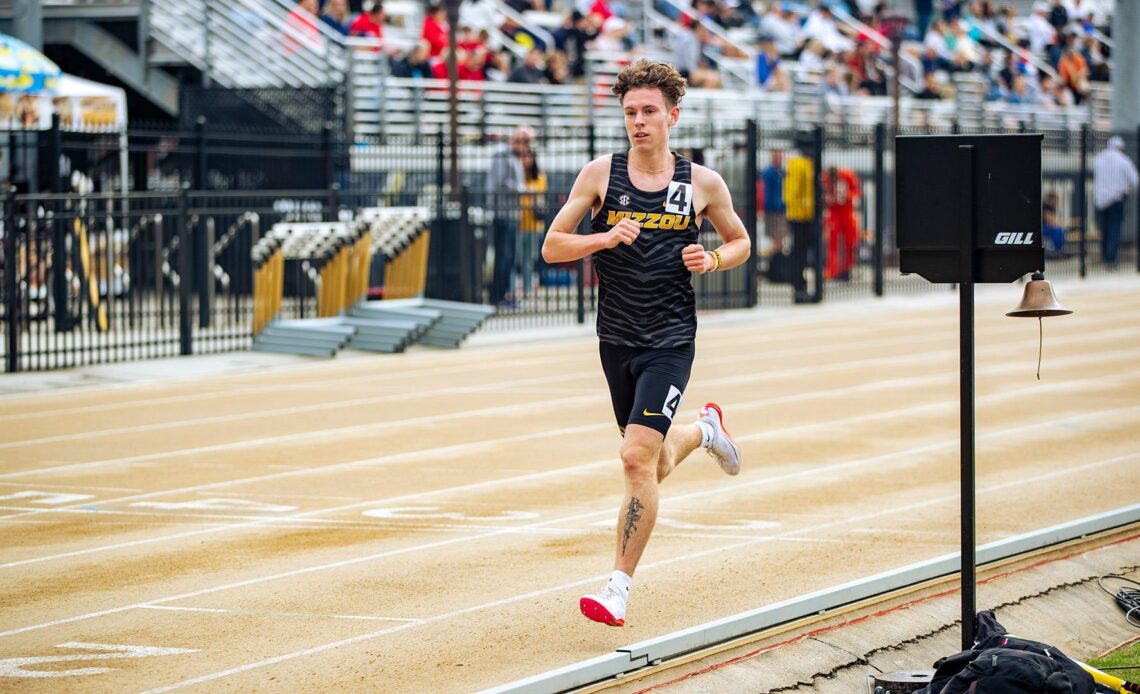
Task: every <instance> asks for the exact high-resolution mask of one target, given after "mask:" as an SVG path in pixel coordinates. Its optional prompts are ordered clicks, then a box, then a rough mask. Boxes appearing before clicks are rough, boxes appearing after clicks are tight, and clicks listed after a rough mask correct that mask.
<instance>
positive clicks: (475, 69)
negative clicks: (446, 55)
mask: <svg viewBox="0 0 1140 694" xmlns="http://www.w3.org/2000/svg"><path fill="white" fill-rule="evenodd" d="M459 58H460V59H459V60H458V64H457V65H456V71H457V72H458V73H459V79H461V80H466V81H468V82H485V81H486V80H487V72H486V70H487V50H486V49H485V48H476V49H475V50H473V51H460V52H459Z"/></svg>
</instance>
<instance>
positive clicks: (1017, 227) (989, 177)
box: [895, 134, 1045, 283]
mask: <svg viewBox="0 0 1140 694" xmlns="http://www.w3.org/2000/svg"><path fill="white" fill-rule="evenodd" d="M1042 137H1043V136H1042V135H1040V134H1029V135H946V136H940V135H938V136H916V137H899V138H897V139H896V141H895V142H896V150H895V151H896V152H897V159H896V162H895V170H896V173H897V179H896V181H897V182H896V197H895V200H896V205H897V212H898V216H897V219H898V248H899V270H900V271H901V272H903V273H915V274H917V275H920V276H922V277H924V278H926V279H927V280H929V281H931V282H952V283H959V282H962V281H963V278H962V275H961V267H962V266H961V263H960V257H961V250H960V249H961V248H962V244H963V242H964V240H966V242H967V243H970V244H972V247H973V249H974V254H973V255H974V257H973V263H972V265H973V281H974V282H1013V281H1014V280H1016V279H1018V278H1020V277H1022V276H1024V275H1025V274H1027V273H1030V272H1033V271H1035V270H1044V269H1045V251H1044V248H1043V247H1042V245H1041V140H1042ZM964 147H969V148H971V150H970V151H968V152H966V151H964V150H963V148H964ZM964 155H965V158H964Z"/></svg>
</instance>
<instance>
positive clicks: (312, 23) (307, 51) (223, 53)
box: [148, 0, 349, 88]
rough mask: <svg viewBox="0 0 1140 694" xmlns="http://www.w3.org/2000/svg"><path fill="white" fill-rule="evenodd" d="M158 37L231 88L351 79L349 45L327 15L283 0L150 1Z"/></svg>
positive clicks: (310, 84)
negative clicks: (305, 15) (335, 31)
mask: <svg viewBox="0 0 1140 694" xmlns="http://www.w3.org/2000/svg"><path fill="white" fill-rule="evenodd" d="M149 5H150V11H149V17H148V20H149V23H150V28H151V31H152V32H153V35H154V37H155V39H156V40H158V41H159V42H160V43H161V44H163V45H164V46H165V47H167V48H168V49H169V50H170V51H172V52H173V53H175V54H176V55H178V56H179V57H181V58H182V59H183V60H186V61H187V62H188V63H190V64H191V65H194V66H195V67H197V68H198V69H199V70H201V71H202V73H203V75H204V76H205V78H206V80H207V81H209V82H215V83H217V84H219V85H221V86H224V87H238V88H250V87H315V86H327V85H339V84H341V83H343V82H344V80H345V79H346V75H347V71H348V67H349V66H348V61H347V58H346V55H345V50H344V47H343V46H342V45H341V44H340V43H339V42H338V41H337V40H336V35H335V34H332V33H331V31H330V30H329V28H328V27H327V26H325V25H324V23H323V22H321V21H320V19H318V18H316V17H310V18H305V19H300V20H299V19H297V17H298V16H299V15H296V14H293V13H294V12H301V10H291V9H289V8H288V6H287V5H285V4H284V3H281V2H278V1H277V0H226V1H224V2H223V1H222V0H203V2H184V1H183V0H150V2H149Z"/></svg>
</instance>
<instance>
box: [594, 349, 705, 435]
mask: <svg viewBox="0 0 1140 694" xmlns="http://www.w3.org/2000/svg"><path fill="white" fill-rule="evenodd" d="M598 345H599V347H598V351H599V352H600V354H601V357H602V371H604V372H605V374H606V381H607V382H608V383H609V386H610V401H611V402H613V406H614V417H616V418H617V423H618V428H619V429H621V431H622V434H623V435H624V434H625V427H626V425H628V424H641V425H644V426H647V427H649V428H650V429H654V430H656V431H659V432H661V435H662V436H664V435H665V434H666V432H668V431H669V425H670V424H672V423H673V418H674V417H675V416H676V415H677V411H678V410H679V408H680V406H681V397H682V396H683V395H684V393H685V386H687V385H688V384H689V373H690V372H691V371H692V369H693V357H694V356H695V355H696V349H695V347H694V346H693V343H691V342H690V343H688V344H685V345H680V346H677V347H667V348H663V349H647V348H645V347H625V346H623V345H615V344H611V343H609V342H599V343H598Z"/></svg>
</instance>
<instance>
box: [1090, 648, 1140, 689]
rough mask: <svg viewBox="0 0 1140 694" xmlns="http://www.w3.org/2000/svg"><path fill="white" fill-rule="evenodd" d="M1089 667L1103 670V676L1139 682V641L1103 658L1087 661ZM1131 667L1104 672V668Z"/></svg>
mask: <svg viewBox="0 0 1140 694" xmlns="http://www.w3.org/2000/svg"><path fill="white" fill-rule="evenodd" d="M1087 662H1088V664H1089V665H1091V666H1093V667H1095V668H1097V669H1098V670H1104V672H1105V674H1108V675H1112V676H1114V677H1119V678H1121V679H1125V680H1128V681H1129V682H1140V641H1135V642H1133V643H1131V644H1130V645H1128V646H1125V647H1124V648H1121V649H1120V650H1118V651H1113V652H1112V653H1109V654H1108V655H1106V656H1105V657H1103V658H1093V659H1092V660H1089V661H1087ZM1122 665H1131V666H1132V667H1130V668H1128V669H1127V670H1105V668H1111V667H1120V666H1122Z"/></svg>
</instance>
